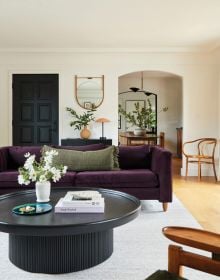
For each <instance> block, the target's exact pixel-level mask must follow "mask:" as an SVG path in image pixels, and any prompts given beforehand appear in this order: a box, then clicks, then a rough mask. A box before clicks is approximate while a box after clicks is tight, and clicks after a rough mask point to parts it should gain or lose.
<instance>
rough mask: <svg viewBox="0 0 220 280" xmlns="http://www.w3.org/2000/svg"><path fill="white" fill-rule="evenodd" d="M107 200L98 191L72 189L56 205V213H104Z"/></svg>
mask: <svg viewBox="0 0 220 280" xmlns="http://www.w3.org/2000/svg"><path fill="white" fill-rule="evenodd" d="M104 209H105V201H104V197H102V195H101V193H99V192H98V191H70V192H67V193H66V195H65V196H64V197H62V198H60V200H59V201H58V203H57V204H56V205H55V213H104Z"/></svg>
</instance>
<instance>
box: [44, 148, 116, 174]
mask: <svg viewBox="0 0 220 280" xmlns="http://www.w3.org/2000/svg"><path fill="white" fill-rule="evenodd" d="M52 149H55V148H52V147H49V146H44V147H43V149H42V152H43V153H44V152H46V151H50V150H52ZM115 149H116V148H115V147H114V146H109V147H108V148H106V149H103V150H96V151H74V150H67V149H55V150H56V151H58V155H57V156H55V157H54V158H53V163H54V164H55V165H59V164H63V165H67V167H68V170H74V171H84V170H113V169H114V155H115Z"/></svg>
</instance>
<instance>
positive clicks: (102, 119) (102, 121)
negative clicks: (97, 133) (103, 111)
mask: <svg viewBox="0 0 220 280" xmlns="http://www.w3.org/2000/svg"><path fill="white" fill-rule="evenodd" d="M96 122H98V123H101V124H102V137H100V139H102V140H104V139H105V137H104V123H107V122H110V120H108V119H106V118H99V119H97V120H96Z"/></svg>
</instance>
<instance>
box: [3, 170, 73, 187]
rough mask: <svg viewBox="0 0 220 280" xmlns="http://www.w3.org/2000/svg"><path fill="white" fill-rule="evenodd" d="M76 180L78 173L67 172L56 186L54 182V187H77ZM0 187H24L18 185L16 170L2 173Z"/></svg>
mask: <svg viewBox="0 0 220 280" xmlns="http://www.w3.org/2000/svg"><path fill="white" fill-rule="evenodd" d="M75 178H76V172H67V173H66V174H65V175H64V176H63V177H62V178H61V179H60V180H59V181H58V182H57V183H56V184H53V182H52V185H58V186H62V185H65V186H73V185H75ZM0 185H1V187H2V186H7V187H15V185H16V186H17V187H23V186H24V185H23V186H21V185H19V184H18V171H14V170H9V171H4V172H0ZM32 185H33V184H32ZM28 186H29V185H28ZM28 186H27V187H28Z"/></svg>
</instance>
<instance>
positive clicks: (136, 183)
mask: <svg viewBox="0 0 220 280" xmlns="http://www.w3.org/2000/svg"><path fill="white" fill-rule="evenodd" d="M76 185H77V186H85V187H86V186H90V187H112V188H120V187H127V188H135V187H138V188H155V187H157V186H158V185H159V183H158V179H157V176H156V175H155V174H154V173H153V172H152V171H151V170H149V169H135V170H117V171H83V172H79V173H77V175H76Z"/></svg>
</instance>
